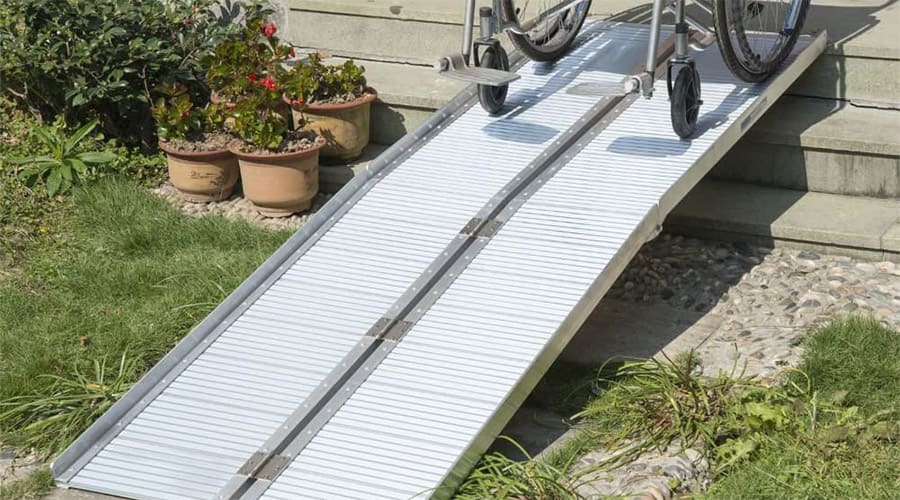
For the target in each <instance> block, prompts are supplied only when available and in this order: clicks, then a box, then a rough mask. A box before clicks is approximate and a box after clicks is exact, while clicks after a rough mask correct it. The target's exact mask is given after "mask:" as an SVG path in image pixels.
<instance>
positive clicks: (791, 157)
mask: <svg viewBox="0 0 900 500" xmlns="http://www.w3.org/2000/svg"><path fill="white" fill-rule="evenodd" d="M710 175H711V176H712V177H713V178H715V179H721V180H730V181H739V182H749V183H753V184H760V185H764V186H772V187H780V188H788V189H797V190H801V191H813V192H819V193H832V194H842V195H851V196H868V197H873V198H886V199H897V198H900V158H898V157H896V156H881V155H869V154H861V153H853V152H847V151H834V150H824V149H813V148H803V147H799V146H788V145H781V144H770V143H764V142H755V141H753V140H752V139H748V138H745V139H742V140H741V142H739V143H738V144H737V145H736V146H735V147H734V149H732V150H731V151H730V152H729V153H728V154H726V155H725V158H723V159H722V161H720V162H719V164H718V165H717V166H716V167H715V168H714V169H713V170H712V172H711V174H710Z"/></svg>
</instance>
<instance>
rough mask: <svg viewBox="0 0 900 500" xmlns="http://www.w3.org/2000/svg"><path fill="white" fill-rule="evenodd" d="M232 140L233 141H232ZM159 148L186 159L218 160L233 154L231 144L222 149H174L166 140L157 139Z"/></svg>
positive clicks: (168, 153)
mask: <svg viewBox="0 0 900 500" xmlns="http://www.w3.org/2000/svg"><path fill="white" fill-rule="evenodd" d="M232 142H234V141H232ZM159 149H161V150H163V152H164V153H166V154H167V155H172V156H175V157H177V158H184V159H186V160H200V161H202V160H218V159H221V158H225V157H227V156H231V155H232V154H234V153H233V152H232V151H231V144H229V145H228V146H226V147H225V148H223V149H215V150H213V151H181V150H180V149H175V148H173V147H171V146H169V144H168V143H167V142H164V141H159Z"/></svg>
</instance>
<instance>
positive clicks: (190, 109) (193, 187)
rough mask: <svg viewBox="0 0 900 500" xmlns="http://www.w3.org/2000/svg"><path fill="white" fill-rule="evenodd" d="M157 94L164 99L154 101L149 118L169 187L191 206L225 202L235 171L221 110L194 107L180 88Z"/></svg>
mask: <svg viewBox="0 0 900 500" xmlns="http://www.w3.org/2000/svg"><path fill="white" fill-rule="evenodd" d="M159 90H161V91H162V92H163V93H164V94H166V95H167V96H168V97H160V98H159V99H158V100H157V101H156V103H155V104H154V106H153V117H154V119H155V120H156V125H157V130H158V133H159V147H160V149H162V150H163V151H164V152H165V153H166V160H167V164H168V169H169V180H170V181H171V182H172V185H173V186H175V188H176V189H178V190H179V191H180V192H181V193H182V195H183V196H184V198H185V199H187V200H188V201H191V202H194V203H207V202H210V201H219V200H223V199H226V198H228V197H229V196H231V193H232V191H233V190H234V185H235V184H236V183H237V180H238V175H239V170H238V162H237V158H235V157H234V155H233V154H231V152H230V151H229V150H228V144H229V143H230V142H232V141H233V140H234V138H233V137H232V136H231V135H229V134H228V133H226V132H225V130H224V128H223V123H224V119H225V115H224V109H223V106H222V105H218V104H209V105H208V106H206V107H205V108H198V107H196V106H194V104H193V103H192V102H191V98H190V96H189V95H188V93H187V88H186V87H184V86H182V85H175V86H172V87H169V88H161V89H159Z"/></svg>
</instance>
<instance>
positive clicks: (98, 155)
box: [9, 120, 115, 196]
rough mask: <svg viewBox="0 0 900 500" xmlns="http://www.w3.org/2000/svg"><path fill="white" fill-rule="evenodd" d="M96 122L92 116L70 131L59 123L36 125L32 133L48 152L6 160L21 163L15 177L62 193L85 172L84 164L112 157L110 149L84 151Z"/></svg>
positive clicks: (96, 162) (105, 161)
mask: <svg viewBox="0 0 900 500" xmlns="http://www.w3.org/2000/svg"><path fill="white" fill-rule="evenodd" d="M96 126H97V121H96V120H94V121H92V122H90V123H88V124H86V125H84V126H83V127H81V128H79V129H78V130H76V131H75V132H73V133H72V134H71V135H69V134H67V133H66V131H65V130H64V129H63V128H62V127H60V126H49V127H47V126H40V127H36V128H35V129H34V135H35V136H37V138H38V139H39V140H40V142H41V143H42V145H43V146H44V149H47V150H49V153H48V154H38V155H31V156H26V157H20V158H12V159H10V160H9V161H10V162H11V163H12V164H14V165H21V166H22V170H20V171H19V177H20V178H22V179H25V180H26V181H28V182H29V185H34V184H35V183H38V182H40V183H42V184H43V185H44V186H45V187H46V189H47V196H54V195H56V194H57V193H66V192H68V191H69V189H70V188H71V187H72V186H73V185H75V184H78V183H79V182H81V180H82V179H83V178H84V177H87V176H88V175H89V172H88V165H102V164H104V163H109V162H111V161H112V160H114V159H115V155H114V154H112V153H110V152H106V151H84V142H85V140H86V139H87V137H88V134H90V133H91V132H92V131H93V130H94V128H95V127H96Z"/></svg>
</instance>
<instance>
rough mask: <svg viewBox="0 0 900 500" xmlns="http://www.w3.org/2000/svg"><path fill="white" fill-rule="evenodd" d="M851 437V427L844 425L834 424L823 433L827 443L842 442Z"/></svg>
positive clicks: (823, 438) (824, 440)
mask: <svg viewBox="0 0 900 500" xmlns="http://www.w3.org/2000/svg"><path fill="white" fill-rule="evenodd" d="M849 438H850V429H849V428H848V427H847V426H844V425H833V426H831V427H829V428H827V429H825V431H824V432H823V433H822V441H823V442H825V443H842V442H844V441H846V440H847V439H849Z"/></svg>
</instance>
